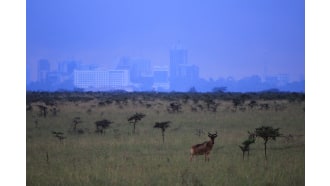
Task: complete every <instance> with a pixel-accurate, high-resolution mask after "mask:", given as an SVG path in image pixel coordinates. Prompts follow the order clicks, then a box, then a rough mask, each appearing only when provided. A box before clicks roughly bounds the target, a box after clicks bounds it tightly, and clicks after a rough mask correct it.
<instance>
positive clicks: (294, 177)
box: [26, 92, 305, 186]
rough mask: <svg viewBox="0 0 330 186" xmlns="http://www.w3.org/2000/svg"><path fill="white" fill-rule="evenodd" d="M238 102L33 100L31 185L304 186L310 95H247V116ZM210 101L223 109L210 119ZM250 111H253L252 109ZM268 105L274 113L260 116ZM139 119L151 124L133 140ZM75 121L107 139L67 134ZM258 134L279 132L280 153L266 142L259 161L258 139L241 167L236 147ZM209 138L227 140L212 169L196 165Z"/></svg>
mask: <svg viewBox="0 0 330 186" xmlns="http://www.w3.org/2000/svg"><path fill="white" fill-rule="evenodd" d="M241 95H242V94H241V93H229V92H228V93H227V92H224V93H219V92H216V93H213V92H212V93H204V94H202V93H196V92H194V93H153V92H146V93H117V92H113V93H104V92H95V93H93V92H75V93H68V92H63V93H62V92H54V93H44V92H27V107H28V108H29V109H28V110H27V112H26V122H27V123H26V185H256V186H258V185H304V184H305V137H304V134H305V112H304V108H305V104H304V95H301V94H293V93H282V92H276V93H274V92H272V93H271V94H270V95H268V94H267V93H264V92H263V93H247V95H248V96H243V97H244V99H245V101H244V103H242V104H241V105H239V106H238V108H239V107H246V110H245V111H244V112H243V111H240V109H237V111H236V112H232V109H233V107H234V105H233V102H232V100H233V99H235V98H239V99H240V98H241ZM289 97H290V99H288V98H289ZM207 98H208V99H210V100H213V102H214V104H216V105H217V109H216V111H215V112H213V111H212V110H208V109H207V103H206V102H205V100H206V99H207ZM251 101H254V102H252V104H253V108H251V107H250V106H249V105H248V104H250V103H251ZM100 102H103V103H104V104H102V106H100V105H99V103H100ZM46 103H47V104H46ZM171 103H179V104H181V109H180V112H176V113H175V114H173V113H169V112H168V106H169V105H170V104H171ZM210 103H211V102H210ZM50 104H55V105H56V108H57V110H60V112H57V115H56V117H53V116H51V115H46V117H45V116H44V113H43V111H42V112H41V111H40V109H39V106H38V105H43V106H45V107H47V108H51V107H52V106H50ZM147 104H150V105H149V106H148V107H147V106H146V105H147ZM211 104H213V103H211ZM262 104H268V109H267V110H266V109H260V108H261V106H260V105H262ZM278 105H280V106H278ZM120 107H121V108H120ZM192 107H194V108H196V109H195V110H194V111H192V109H191V108H192ZM200 108H204V109H200ZM262 108H263V107H262ZM279 108H281V109H279ZM282 108H283V109H282ZM89 109H90V110H92V111H91V112H86V110H89ZM48 111H50V110H48ZM156 111H157V112H156ZM101 113H103V115H101ZM132 113H143V114H144V115H146V116H147V117H144V118H143V120H142V121H143V122H141V123H138V124H139V126H138V129H139V130H138V132H137V133H136V134H135V135H131V134H132V126H130V125H128V124H127V122H128V120H127V119H128V118H130V117H131V116H132ZM75 117H79V118H80V121H83V122H80V123H79V124H77V126H76V130H77V131H78V130H79V129H83V130H84V131H95V129H96V130H97V124H96V121H102V120H106V121H108V122H110V123H109V124H108V125H107V124H106V125H104V126H105V128H104V129H102V130H106V133H104V132H103V134H102V135H98V134H97V133H95V132H90V133H87V132H86V133H85V134H84V135H75V134H74V133H70V132H68V133H67V131H72V130H73V125H74V118H75ZM104 118H106V119H104ZM109 119H111V121H110V120H109ZM168 120H170V121H171V127H169V128H166V130H165V132H166V143H164V144H163V145H160V144H161V143H162V138H161V137H160V133H158V132H159V131H157V132H156V131H154V129H153V127H154V126H155V123H156V122H157V121H168ZM36 121H37V124H36ZM108 122H105V123H108ZM100 123H102V122H100ZM100 126H102V125H100ZM260 126H271V127H272V128H273V129H278V128H280V131H281V134H285V136H287V137H283V138H282V137H281V136H282V135H281V136H280V137H281V138H276V143H274V141H273V140H268V141H267V161H262V160H264V159H265V156H264V152H265V146H264V140H260V139H263V138H262V137H261V135H260V134H259V137H257V139H256V140H255V143H253V145H250V148H249V151H250V157H249V161H242V154H241V153H242V151H241V149H240V148H238V147H237V145H238V144H241V143H242V141H244V140H245V139H246V137H247V134H246V131H248V130H252V129H256V128H258V127H260ZM101 128H103V127H101ZM157 130H158V129H157ZM204 131H206V133H204ZM207 131H219V133H220V135H219V136H218V138H217V139H216V142H215V144H214V146H213V148H212V152H211V160H210V162H207V163H205V160H204V157H203V156H196V159H194V162H193V163H191V162H190V161H189V156H190V153H189V149H190V147H191V145H193V144H195V143H198V142H203V141H206V140H208V137H207V135H206V134H207ZM52 132H55V133H52ZM251 132H256V131H251ZM60 133H62V134H60ZM64 133H65V134H64ZM56 135H57V136H62V137H64V138H63V139H62V140H61V139H59V137H56ZM283 136H284V135H283ZM270 138H271V137H270ZM251 144H252V143H251Z"/></svg>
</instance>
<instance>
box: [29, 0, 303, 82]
mask: <svg viewBox="0 0 330 186" xmlns="http://www.w3.org/2000/svg"><path fill="white" fill-rule="evenodd" d="M26 8H27V9H26V28H27V29H26V42H27V65H28V66H31V67H32V68H35V64H36V62H37V61H38V60H39V59H41V58H44V59H48V60H49V61H50V62H53V63H55V62H60V61H64V60H72V59H74V60H78V61H81V62H83V63H88V64H91V63H97V64H100V65H103V66H105V67H114V66H115V65H116V64H117V62H118V59H119V58H120V57H122V56H130V57H133V58H134V57H141V58H146V59H150V60H151V62H152V64H153V65H169V50H170V49H171V47H173V45H174V44H176V43H177V42H178V41H180V43H181V44H182V46H183V47H184V48H186V49H187V51H188V62H189V63H190V64H195V65H197V66H199V68H200V76H201V77H202V78H211V77H212V78H214V79H217V78H218V77H228V76H233V77H235V78H237V79H239V78H241V77H244V76H250V75H253V74H259V75H261V76H262V75H264V72H267V74H268V75H277V74H283V73H284V74H289V76H290V79H291V80H301V79H302V78H304V75H305V2H304V1H303V0H163V1H161V0H160V1H155V0H139V1H138V0H135V1H134V0H93V1H92V0H56V1H45V0H27V2H26ZM265 67H266V68H265Z"/></svg>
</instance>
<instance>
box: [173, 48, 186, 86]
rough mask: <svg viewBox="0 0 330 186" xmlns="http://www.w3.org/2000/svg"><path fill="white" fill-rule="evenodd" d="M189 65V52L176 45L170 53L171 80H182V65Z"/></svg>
mask: <svg viewBox="0 0 330 186" xmlns="http://www.w3.org/2000/svg"><path fill="white" fill-rule="evenodd" d="M187 63H188V59H187V50H185V49H183V48H181V47H180V46H178V45H176V46H175V47H174V48H173V49H172V50H171V51H170V78H171V80H174V81H175V79H178V78H182V74H181V71H180V66H181V65H186V64H187Z"/></svg>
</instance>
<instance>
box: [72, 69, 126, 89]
mask: <svg viewBox="0 0 330 186" xmlns="http://www.w3.org/2000/svg"><path fill="white" fill-rule="evenodd" d="M74 86H75V87H76V88H83V89H87V90H118V89H120V90H126V89H127V88H128V86H129V73H128V71H127V70H75V71H74Z"/></svg>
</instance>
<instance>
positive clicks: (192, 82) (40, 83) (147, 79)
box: [27, 45, 305, 92]
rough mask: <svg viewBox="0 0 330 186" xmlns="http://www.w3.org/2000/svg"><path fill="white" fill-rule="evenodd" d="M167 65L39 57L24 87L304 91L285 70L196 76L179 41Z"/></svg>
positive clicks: (195, 68) (138, 60)
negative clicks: (53, 61) (106, 64)
mask: <svg viewBox="0 0 330 186" xmlns="http://www.w3.org/2000/svg"><path fill="white" fill-rule="evenodd" d="M169 55H170V61H169V66H152V64H151V61H150V60H148V59H142V58H130V57H122V58H120V59H119V61H118V64H117V66H116V67H115V68H114V69H101V68H99V67H98V66H95V65H84V64H82V63H80V62H76V61H65V62H61V63H59V64H58V67H57V70H55V71H54V70H51V68H50V63H49V61H48V60H46V59H41V60H39V61H38V64H37V81H35V82H31V80H30V77H29V75H31V72H30V70H31V68H30V67H27V90H46V91H57V90H79V91H116V90H124V91H165V92H167V91H181V92H186V91H201V92H206V91H212V90H217V89H216V88H217V87H221V90H226V91H239V92H248V91H262V90H267V89H281V90H286V91H287V90H288V91H290V90H294V91H300V92H301V91H304V89H305V85H304V81H303V82H296V83H289V76H288V75H287V74H279V75H277V76H265V77H264V78H263V80H262V78H260V76H257V75H253V76H251V77H246V78H243V79H241V80H239V81H235V80H234V79H233V78H231V77H228V78H226V79H223V78H219V79H218V80H212V79H210V80H205V79H201V78H200V77H199V68H198V66H196V65H192V64H189V63H188V52H187V50H186V49H184V48H182V47H181V46H179V45H176V46H174V47H173V48H172V49H171V50H170V52H169Z"/></svg>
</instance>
